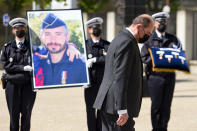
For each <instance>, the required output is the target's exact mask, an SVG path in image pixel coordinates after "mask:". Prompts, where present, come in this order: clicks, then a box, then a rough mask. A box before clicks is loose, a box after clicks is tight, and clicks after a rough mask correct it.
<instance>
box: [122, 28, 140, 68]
mask: <svg viewBox="0 0 197 131" xmlns="http://www.w3.org/2000/svg"><path fill="white" fill-rule="evenodd" d="M123 32H124V33H127V34H128V36H129V37H130V38H131V39H132V41H133V42H134V43H132V44H134V47H135V51H136V53H137V54H138V56H139V58H140V60H139V61H140V66H141V70H142V69H143V65H142V59H141V55H140V50H139V47H138V43H137V41H136V39H135V37H134V36H133V34H131V32H129V31H128V30H127V29H124V30H123Z"/></svg>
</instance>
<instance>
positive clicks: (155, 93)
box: [141, 12, 181, 131]
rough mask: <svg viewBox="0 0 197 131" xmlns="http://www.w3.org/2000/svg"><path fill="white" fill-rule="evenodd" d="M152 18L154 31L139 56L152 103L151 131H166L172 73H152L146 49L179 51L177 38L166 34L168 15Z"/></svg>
mask: <svg viewBox="0 0 197 131" xmlns="http://www.w3.org/2000/svg"><path fill="white" fill-rule="evenodd" d="M152 17H153V18H154V19H155V31H154V32H153V34H152V35H151V37H150V38H149V40H148V41H147V42H145V43H144V45H143V47H142V50H141V56H142V61H143V63H145V64H146V69H145V72H146V74H147V81H148V89H149V93H150V97H151V101H152V105H151V121H152V127H153V131H167V126H168V121H169V119H170V108H171V103H172V98H173V92H174V87H175V73H174V72H160V71H156V72H153V71H152V61H151V58H150V54H149V52H148V48H151V47H157V48H175V49H181V43H180V41H179V40H178V38H177V37H176V36H174V35H172V34H169V33H167V32H166V27H167V18H169V14H168V13H166V12H159V13H156V14H154V15H152Z"/></svg>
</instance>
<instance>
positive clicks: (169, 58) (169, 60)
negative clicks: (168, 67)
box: [165, 55, 173, 63]
mask: <svg viewBox="0 0 197 131" xmlns="http://www.w3.org/2000/svg"><path fill="white" fill-rule="evenodd" d="M165 58H167V59H168V63H171V59H172V58H173V56H172V55H165Z"/></svg>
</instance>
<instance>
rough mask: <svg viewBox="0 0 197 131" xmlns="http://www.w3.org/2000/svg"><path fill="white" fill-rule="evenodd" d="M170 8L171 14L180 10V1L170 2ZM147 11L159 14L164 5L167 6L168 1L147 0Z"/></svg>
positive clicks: (172, 0)
mask: <svg viewBox="0 0 197 131" xmlns="http://www.w3.org/2000/svg"><path fill="white" fill-rule="evenodd" d="M169 2H170V3H169V4H170V5H169V6H170V8H171V12H174V11H176V10H177V9H178V6H179V3H180V0H169ZM146 3H147V10H148V11H150V12H158V11H162V9H163V7H164V5H166V0H146Z"/></svg>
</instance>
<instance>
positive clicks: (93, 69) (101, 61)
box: [85, 17, 110, 131]
mask: <svg viewBox="0 0 197 131" xmlns="http://www.w3.org/2000/svg"><path fill="white" fill-rule="evenodd" d="M102 23H103V19H102V18H100V17H95V18H93V19H91V20H89V21H87V23H86V25H87V27H88V33H89V35H90V38H89V39H88V40H86V47H87V54H88V60H87V66H88V68H89V71H90V80H91V82H90V83H91V85H87V87H88V88H86V89H85V103H86V112H87V125H88V131H101V120H100V113H99V111H96V110H95V109H94V108H93V104H94V101H95V98H96V96H97V93H98V89H99V87H100V84H101V81H102V79H103V74H104V67H105V55H106V54H107V49H108V46H109V44H110V43H109V42H108V41H106V40H104V39H102V38H101V33H102V28H101V25H102Z"/></svg>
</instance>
